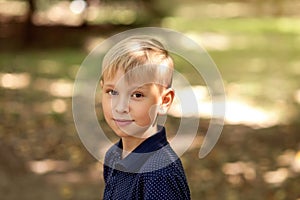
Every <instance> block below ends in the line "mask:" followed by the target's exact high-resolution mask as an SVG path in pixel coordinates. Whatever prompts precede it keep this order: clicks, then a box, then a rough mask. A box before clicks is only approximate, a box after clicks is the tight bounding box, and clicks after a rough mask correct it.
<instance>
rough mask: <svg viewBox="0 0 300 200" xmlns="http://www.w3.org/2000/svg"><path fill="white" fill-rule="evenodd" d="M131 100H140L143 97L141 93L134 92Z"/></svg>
mask: <svg viewBox="0 0 300 200" xmlns="http://www.w3.org/2000/svg"><path fill="white" fill-rule="evenodd" d="M131 96H132V97H133V98H142V97H144V95H143V93H140V92H136V93H133V94H132V95H131Z"/></svg>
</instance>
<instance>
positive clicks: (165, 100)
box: [158, 88, 175, 115]
mask: <svg viewBox="0 0 300 200" xmlns="http://www.w3.org/2000/svg"><path fill="white" fill-rule="evenodd" d="M174 96H175V92H174V90H173V89H172V88H168V89H166V90H165V91H164V92H163V95H162V103H161V105H160V108H159V111H158V114H159V115H165V114H167V112H168V110H169V108H170V106H171V104H172V102H173V100H174Z"/></svg>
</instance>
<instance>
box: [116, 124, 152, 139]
mask: <svg viewBox="0 0 300 200" xmlns="http://www.w3.org/2000/svg"><path fill="white" fill-rule="evenodd" d="M151 128H152V127H150V126H149V127H139V128H136V127H135V128H123V127H122V128H119V127H118V128H117V130H115V133H116V134H117V135H118V136H119V137H135V138H141V139H145V138H148V137H149V136H150V135H152V134H153V133H152V132H154V131H149V130H150V129H151ZM155 132H156V131H155Z"/></svg>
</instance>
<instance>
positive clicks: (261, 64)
mask: <svg viewBox="0 0 300 200" xmlns="http://www.w3.org/2000/svg"><path fill="white" fill-rule="evenodd" d="M299 10H300V1H298V0H289V1H284V0H266V1H264V0H243V1H242V0H240V1H238V0H236V1H234V0H233V1H228V0H219V1H218V0H214V1H201V0H200V1H197V0H187V1H179V0H174V1H172V0H165V1H160V0H139V1H138V0H136V1H133V0H132V1H121V0H86V1H83V0H74V1H59V0H27V1H26V0H23V1H22V0H16V1H14V0H0V199H1V200H2V199H3V200H16V199H24V200H27V199H28V200H29V199H30V200H31V199H45V200H48V199H49V200H50V199H51V200H52V199H62V200H63V199H84V200H92V199H101V197H102V192H103V178H102V164H101V163H100V162H97V160H95V159H94V158H93V157H92V156H91V155H90V154H89V153H88V152H87V150H86V149H85V148H84V146H83V145H82V143H81V142H80V140H79V137H78V135H77V133H76V130H75V126H74V122H73V117H72V109H71V97H72V89H73V81H74V79H75V76H76V73H77V70H78V69H79V66H80V64H81V62H82V61H83V60H84V58H85V57H86V56H87V55H88V53H89V52H90V51H91V50H92V48H93V47H95V46H96V45H97V44H99V42H101V41H103V40H105V39H106V38H108V37H109V36H111V35H114V34H116V33H119V32H121V31H124V30H128V29H132V28H137V27H144V26H155V27H164V28H170V29H173V30H176V31H179V32H182V33H184V34H186V35H187V36H188V37H190V38H191V39H193V40H194V41H196V42H198V43H199V44H200V45H202V46H203V47H204V48H205V49H206V50H207V51H208V53H209V55H210V56H211V58H212V59H213V60H214V62H215V63H216V65H217V67H218V68H219V70H220V73H221V75H222V77H223V80H224V85H225V88H226V94H227V106H228V107H227V113H226V118H225V120H226V124H225V126H224V129H223V132H222V135H221V137H220V140H219V141H218V143H217V145H216V146H215V148H214V149H213V151H212V152H211V153H210V154H209V155H208V156H207V157H205V158H204V159H201V160H200V159H199V158H198V151H199V148H200V146H201V143H202V141H203V136H204V134H205V133H206V130H207V127H208V124H209V119H210V115H209V111H207V107H208V105H209V96H207V93H205V91H204V92H203V88H205V86H201V87H200V90H198V92H199V93H201V92H202V93H203V95H204V98H202V99H201V101H200V102H199V103H200V105H202V106H200V107H201V108H202V109H203V113H202V114H199V116H198V117H201V120H200V128H199V134H198V135H197V138H195V141H194V143H193V145H192V146H191V148H190V149H189V151H187V152H186V153H185V154H184V155H183V156H182V161H183V165H184V168H185V170H186V174H187V178H188V182H189V185H190V188H191V194H192V199H208V200H214V199H225V200H238V199H243V200H248V199H249V200H253V199H255V200H260V199H268V200H281V199H282V200H283V199H288V200H289V199H290V200H299V199H300V190H299V188H300V134H299V133H300V109H299V108H300V13H299ZM176 69H177V70H178V71H179V72H181V73H182V74H184V75H185V76H186V77H187V78H189V80H190V81H191V82H192V83H194V84H195V85H197V86H199V84H201V83H198V82H197V81H195V80H194V79H193V71H192V70H191V67H188V64H187V63H185V62H183V61H180V60H179V61H177V68H176ZM197 88H199V87H197ZM201 88H202V89H201ZM202 93H201V94H202ZM205 95H206V96H205ZM208 110H209V109H208ZM171 114H172V112H171ZM175 116H176V114H174V113H173V116H172V115H170V116H169V118H168V121H167V127H168V129H169V130H170V131H173V130H174V131H176V127H174V124H176V123H177V124H178V123H179V119H178V118H176V117H175ZM100 120H101V119H100Z"/></svg>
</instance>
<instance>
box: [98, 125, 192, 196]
mask: <svg viewBox="0 0 300 200" xmlns="http://www.w3.org/2000/svg"><path fill="white" fill-rule="evenodd" d="M160 128H161V129H160V131H159V132H158V133H156V134H155V135H153V136H151V137H149V138H147V139H146V140H145V141H143V142H142V143H141V144H140V145H139V146H138V147H137V148H136V149H135V150H133V152H131V153H130V154H129V155H128V156H126V157H125V158H124V159H122V140H120V141H119V142H118V143H117V144H115V145H113V146H112V147H111V148H110V149H109V150H108V151H107V153H106V155H105V161H104V171H103V174H104V181H105V189H104V196H103V199H104V200H107V199H111V200H119V199H120V200H121V199H122V200H123V199H127V200H129V199H130V200H131V199H162V200H176V199H178V200H186V199H190V190H189V187H188V184H187V181H186V177H185V174H184V170H183V167H182V164H181V161H180V159H179V158H178V156H177V155H176V153H175V152H174V151H173V149H172V148H171V147H170V145H169V143H168V141H167V138H166V133H165V129H164V128H163V127H160Z"/></svg>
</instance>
